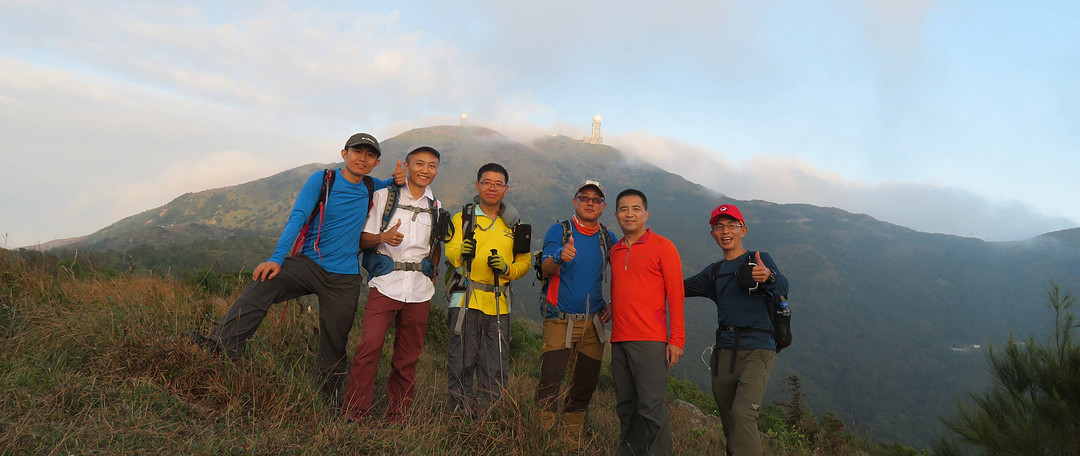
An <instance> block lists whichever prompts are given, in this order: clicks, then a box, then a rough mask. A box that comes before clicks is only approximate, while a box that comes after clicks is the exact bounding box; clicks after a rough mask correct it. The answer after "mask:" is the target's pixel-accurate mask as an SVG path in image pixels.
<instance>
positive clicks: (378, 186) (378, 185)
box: [368, 177, 394, 198]
mask: <svg viewBox="0 0 1080 456" xmlns="http://www.w3.org/2000/svg"><path fill="white" fill-rule="evenodd" d="M371 183H372V184H375V191H379V190H382V189H384V188H386V187H389V186H390V184H393V183H394V178H393V177H391V178H389V179H376V178H374V177H372V178H371ZM368 198H371V195H368Z"/></svg>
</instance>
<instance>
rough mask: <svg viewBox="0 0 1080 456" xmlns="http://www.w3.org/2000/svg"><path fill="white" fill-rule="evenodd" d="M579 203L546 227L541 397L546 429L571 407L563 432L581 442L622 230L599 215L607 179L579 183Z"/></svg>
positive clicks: (538, 391) (538, 395)
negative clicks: (608, 271)
mask: <svg viewBox="0 0 1080 456" xmlns="http://www.w3.org/2000/svg"><path fill="white" fill-rule="evenodd" d="M573 205H574V216H573V217H571V218H570V219H569V220H564V221H561V222H558V223H555V224H554V225H552V226H551V228H549V229H548V231H547V234H545V235H544V250H543V252H542V253H541V265H540V267H541V270H542V272H543V275H544V277H545V278H546V283H545V284H544V287H543V290H542V292H541V294H542V296H541V304H540V308H541V311H542V312H543V314H544V335H543V345H542V347H541V354H540V385H539V386H538V387H537V389H536V400H537V402H538V403H539V404H540V407H541V411H540V424H541V425H542V426H543V427H544V429H548V430H551V429H552V428H554V427H555V423H556V421H558V413H559V412H560V411H561V412H565V414H564V415H563V417H562V425H561V426H560V427H559V435H560V436H561V437H562V438H563V439H564V440H566V441H567V443H568V445H569V446H570V447H571V448H574V449H577V448H580V445H581V443H580V441H581V433H582V430H583V428H584V424H585V410H586V409H587V408H588V407H589V401H590V400H591V399H592V394H593V392H594V391H595V390H596V383H597V379H598V378H599V376H600V361H601V359H603V357H604V343H605V342H606V341H607V335H606V331H605V330H604V323H606V322H607V321H608V320H609V319H610V318H611V313H610V312H609V311H608V307H607V302H606V301H605V300H604V292H603V282H604V278H605V274H604V268H606V267H607V264H606V263H607V259H608V252H607V251H608V250H609V249H610V248H611V244H612V243H613V240H614V239H616V238H615V234H614V233H612V232H611V231H609V230H608V229H607V227H605V226H604V225H603V224H601V223H600V215H601V214H603V212H604V208H606V207H607V202H605V200H604V187H603V186H601V185H600V182H597V181H595V180H591V179H590V180H586V181H585V182H582V183H581V185H578V189H577V192H575V193H574V199H573ZM575 353H576V356H575V355H574V354H575ZM571 357H574V359H573V360H571ZM569 363H573V364H572V365H573V366H574V367H573V368H572V372H571V374H570V378H569V385H567V387H566V390H565V392H566V394H565V400H564V399H563V396H560V393H562V392H564V391H563V390H562V388H561V387H562V379H563V376H564V375H565V374H566V370H567V365H568V364H569Z"/></svg>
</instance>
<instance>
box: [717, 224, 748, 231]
mask: <svg viewBox="0 0 1080 456" xmlns="http://www.w3.org/2000/svg"><path fill="white" fill-rule="evenodd" d="M744 227H746V225H743V224H739V223H732V224H724V223H718V224H716V225H713V227H712V229H713V231H724V230H728V231H735V230H738V229H741V228H744Z"/></svg>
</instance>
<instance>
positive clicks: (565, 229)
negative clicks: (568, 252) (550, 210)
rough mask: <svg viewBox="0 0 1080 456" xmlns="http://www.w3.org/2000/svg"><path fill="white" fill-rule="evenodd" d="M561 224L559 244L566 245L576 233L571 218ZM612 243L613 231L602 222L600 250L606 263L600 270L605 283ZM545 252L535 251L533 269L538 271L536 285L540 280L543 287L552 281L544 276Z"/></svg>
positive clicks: (534, 280) (534, 282)
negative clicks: (571, 224)
mask: <svg viewBox="0 0 1080 456" xmlns="http://www.w3.org/2000/svg"><path fill="white" fill-rule="evenodd" d="M597 223H599V222H597ZM559 225H561V226H562V240H561V241H560V242H559V245H566V243H567V242H569V241H570V236H571V235H573V234H574V232H573V227H571V226H570V220H569V219H567V220H561V221H559ZM611 244H612V243H611V231H609V230H608V229H607V227H606V226H604V224H603V223H600V250H601V251H602V252H603V254H604V263H603V265H601V266H600V270H601V274H602V275H603V276H604V283H607V269H606V266H607V264H608V261H609V259H608V255H610V253H611ZM543 254H544V251H543V250H537V251H535V252H533V270H535V271H536V278H535V279H533V285H536V281H537V280H539V281H540V287H541V289H542V288H543V287H546V286H547V284H548V282H550V281H551V278H550V277H544V270H543V264H544V259H543Z"/></svg>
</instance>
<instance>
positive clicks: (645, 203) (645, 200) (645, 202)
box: [615, 188, 649, 210]
mask: <svg viewBox="0 0 1080 456" xmlns="http://www.w3.org/2000/svg"><path fill="white" fill-rule="evenodd" d="M624 196H639V197H641V205H642V206H644V208H643V209H645V210H649V199H648V198H646V197H645V194H644V193H642V192H641V190H638V189H636V188H628V189H626V190H623V191H621V192H619V196H616V197H615V209H618V208H619V200H621V199H623V197H624Z"/></svg>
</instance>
